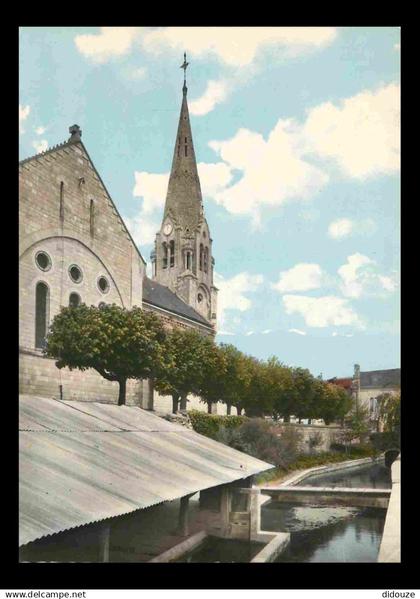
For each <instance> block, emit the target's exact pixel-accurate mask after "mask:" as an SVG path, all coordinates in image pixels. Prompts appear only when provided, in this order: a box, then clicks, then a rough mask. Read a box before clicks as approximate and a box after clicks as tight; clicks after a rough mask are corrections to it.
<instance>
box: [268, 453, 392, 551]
mask: <svg viewBox="0 0 420 599" xmlns="http://www.w3.org/2000/svg"><path fill="white" fill-rule="evenodd" d="M297 486H305V487H309V486H311V487H353V488H354V487H368V488H389V487H391V478H390V471H389V469H388V468H386V467H385V466H384V464H383V463H381V462H379V463H375V464H373V465H372V464H368V465H367V466H362V467H360V466H359V467H357V468H354V469H353V468H352V469H351V470H345V471H343V470H342V471H341V472H340V471H339V472H332V473H330V474H322V475H320V474H318V475H313V476H311V477H308V478H306V479H304V480H303V481H302V482H301V483H299V485H297ZM385 516H386V510H385V509H379V508H354V507H341V506H340V507H317V506H294V505H292V504H286V503H279V502H275V501H271V502H269V503H268V504H265V505H263V506H262V508H261V528H262V529H263V530H270V531H277V532H290V544H289V546H288V548H287V549H286V551H285V552H284V553H282V554H281V555H280V556H279V557H278V558H277V560H276V561H277V562H376V560H377V557H378V553H379V546H380V543H381V538H382V532H383V528H384V524H385Z"/></svg>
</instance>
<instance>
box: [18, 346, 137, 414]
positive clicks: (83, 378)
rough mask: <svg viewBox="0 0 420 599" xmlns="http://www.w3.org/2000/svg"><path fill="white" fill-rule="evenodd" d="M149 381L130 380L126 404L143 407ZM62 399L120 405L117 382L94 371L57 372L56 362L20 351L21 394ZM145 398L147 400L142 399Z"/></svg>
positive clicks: (39, 353)
mask: <svg viewBox="0 0 420 599" xmlns="http://www.w3.org/2000/svg"><path fill="white" fill-rule="evenodd" d="M146 383H147V381H133V380H129V381H127V405H138V406H140V407H147V406H143V402H144V401H146V400H147V390H145V388H144V387H145V384H146ZM60 385H62V399H63V400H67V399H68V400H78V401H101V402H107V403H117V402H118V383H117V382H111V381H107V380H105V379H104V378H103V377H102V376H100V375H99V374H98V373H97V372H95V371H94V370H85V371H84V372H81V371H79V370H72V371H70V370H69V369H68V368H62V369H61V370H60V369H58V368H57V367H56V365H55V360H53V359H50V358H45V357H43V356H42V355H41V352H36V350H35V351H34V350H32V351H27V352H25V351H21V352H20V355H19V393H24V394H28V395H41V396H43V397H53V398H55V399H60V398H61V396H60ZM143 398H144V399H143Z"/></svg>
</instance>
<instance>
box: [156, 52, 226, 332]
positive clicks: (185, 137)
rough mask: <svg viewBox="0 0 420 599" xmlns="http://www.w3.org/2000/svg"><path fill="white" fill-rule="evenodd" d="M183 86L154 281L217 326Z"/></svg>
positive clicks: (210, 261)
mask: <svg viewBox="0 0 420 599" xmlns="http://www.w3.org/2000/svg"><path fill="white" fill-rule="evenodd" d="M187 66H188V62H187V57H186V55H185V53H184V63H183V64H182V65H181V68H183V69H184V85H183V87H182V104H181V112H180V115H179V122H178V131H177V135H176V140H175V148H174V154H173V159H172V168H171V173H170V176H169V182H168V190H167V194H166V202H165V208H164V213H163V219H162V225H161V229H160V231H159V232H158V233H157V234H156V241H155V250H154V252H152V255H151V258H152V262H153V278H154V279H155V280H157V281H158V282H159V283H162V284H163V285H166V286H167V287H169V288H170V289H171V290H172V291H174V292H175V293H177V294H178V295H179V296H180V297H181V298H182V299H183V300H184V301H185V302H187V303H188V304H189V305H190V306H192V307H193V308H194V309H196V310H197V311H198V312H200V313H201V314H202V315H203V316H204V317H205V318H207V319H208V320H209V321H210V322H212V323H213V324H215V322H216V295H217V289H216V288H215V287H214V285H213V266H214V260H213V258H212V249H211V245H212V240H211V238H210V231H209V228H208V225H207V222H206V219H205V217H204V210H203V199H202V195H201V187H200V179H199V177H198V170H197V162H196V158H195V151H194V144H193V139H192V132H191V124H190V116H189V112H188V102H187V92H188V89H187V83H186V69H187Z"/></svg>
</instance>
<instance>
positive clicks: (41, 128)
mask: <svg viewBox="0 0 420 599" xmlns="http://www.w3.org/2000/svg"><path fill="white" fill-rule="evenodd" d="M46 130H47V129H46V127H42V126H40V127H37V128H36V129H35V133H36V134H37V135H43V134H44V133H45V131H46Z"/></svg>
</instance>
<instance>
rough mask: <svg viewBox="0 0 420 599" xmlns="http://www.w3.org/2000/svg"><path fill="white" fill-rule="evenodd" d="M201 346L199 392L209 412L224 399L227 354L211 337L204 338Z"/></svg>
mask: <svg viewBox="0 0 420 599" xmlns="http://www.w3.org/2000/svg"><path fill="white" fill-rule="evenodd" d="M201 345H202V347H201V350H202V352H201V356H202V357H201V360H202V364H201V377H202V378H201V382H200V385H199V394H200V397H201V399H202V400H203V401H205V402H206V403H207V409H208V412H209V414H210V413H211V406H212V404H214V403H217V402H219V401H224V396H225V393H226V388H227V386H228V384H229V383H228V380H227V356H226V353H225V352H224V351H223V350H222V349H221V348H220V347H219V346H217V345H216V344H215V343H214V341H213V340H210V338H209V337H207V338H203V342H202V344H201Z"/></svg>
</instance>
